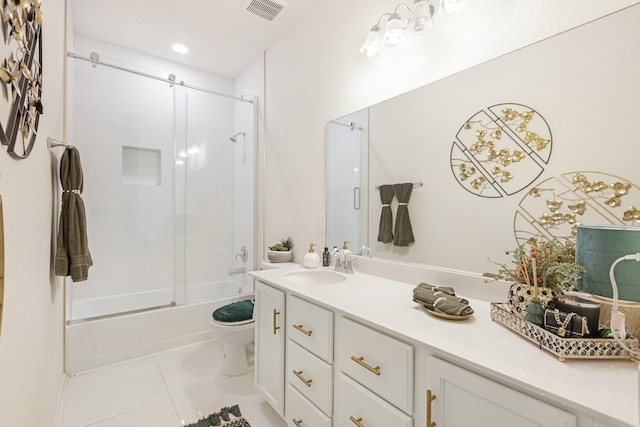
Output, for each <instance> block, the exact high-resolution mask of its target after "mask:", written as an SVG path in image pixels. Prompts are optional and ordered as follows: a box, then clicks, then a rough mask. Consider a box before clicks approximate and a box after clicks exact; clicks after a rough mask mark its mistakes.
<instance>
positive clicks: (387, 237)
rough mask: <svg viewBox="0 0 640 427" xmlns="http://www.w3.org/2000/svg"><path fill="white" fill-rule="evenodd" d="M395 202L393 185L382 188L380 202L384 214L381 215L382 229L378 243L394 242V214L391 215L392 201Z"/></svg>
mask: <svg viewBox="0 0 640 427" xmlns="http://www.w3.org/2000/svg"><path fill="white" fill-rule="evenodd" d="M392 200H393V185H381V186H380V201H381V202H382V212H381V213H380V228H379V229H378V242H382V243H391V242H393V231H392V230H393V214H392V213H391V201H392Z"/></svg>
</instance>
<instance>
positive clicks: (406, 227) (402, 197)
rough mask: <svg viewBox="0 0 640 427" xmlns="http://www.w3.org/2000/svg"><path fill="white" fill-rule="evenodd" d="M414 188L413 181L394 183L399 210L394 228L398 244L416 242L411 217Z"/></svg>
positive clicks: (407, 244) (394, 241) (394, 238)
mask: <svg viewBox="0 0 640 427" xmlns="http://www.w3.org/2000/svg"><path fill="white" fill-rule="evenodd" d="M411 190H413V183H411V182H407V183H405V184H393V191H394V192H395V193H396V198H397V199H398V212H396V228H395V230H394V233H393V234H394V237H393V244H394V245H396V246H409V244H411V243H413V242H415V239H414V238H413V229H412V228H411V220H410V219H409V208H408V207H407V204H408V203H409V198H410V197H411Z"/></svg>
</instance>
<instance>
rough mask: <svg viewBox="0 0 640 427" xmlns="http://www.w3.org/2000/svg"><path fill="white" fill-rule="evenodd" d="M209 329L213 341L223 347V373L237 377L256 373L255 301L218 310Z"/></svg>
mask: <svg viewBox="0 0 640 427" xmlns="http://www.w3.org/2000/svg"><path fill="white" fill-rule="evenodd" d="M209 325H210V327H211V333H212V334H213V337H214V338H215V339H216V340H218V341H219V342H221V343H222V345H223V346H224V355H223V358H222V365H221V368H220V372H221V373H222V374H224V375H228V376H238V375H244V374H246V373H248V372H250V371H251V370H253V355H252V353H253V341H254V330H255V321H254V319H253V300H252V299H246V300H242V301H236V302H233V303H231V304H227V305H225V306H223V307H220V308H218V309H217V310H215V311H214V312H213V313H212V315H211V319H210V320H209Z"/></svg>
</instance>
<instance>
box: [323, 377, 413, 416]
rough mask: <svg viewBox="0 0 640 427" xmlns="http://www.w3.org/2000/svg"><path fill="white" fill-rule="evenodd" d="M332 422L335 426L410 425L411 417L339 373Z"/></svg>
mask: <svg viewBox="0 0 640 427" xmlns="http://www.w3.org/2000/svg"><path fill="white" fill-rule="evenodd" d="M354 420H355V421H354ZM356 422H357V423H359V424H356ZM333 424H334V426H336V427H354V426H356V425H362V426H364V427H390V426H393V427H411V426H412V425H413V418H411V417H410V416H408V415H407V414H405V413H404V412H402V411H399V410H398V409H397V408H395V407H393V406H392V405H390V404H389V403H387V402H385V401H384V400H382V399H380V398H379V397H378V396H376V395H375V394H373V393H372V392H370V391H369V390H367V389H366V388H364V387H362V386H361V385H360V384H358V383H357V382H355V381H353V380H352V379H351V378H349V377H347V376H346V375H345V374H343V373H341V374H340V376H339V379H338V384H337V389H336V413H335V416H334V417H333Z"/></svg>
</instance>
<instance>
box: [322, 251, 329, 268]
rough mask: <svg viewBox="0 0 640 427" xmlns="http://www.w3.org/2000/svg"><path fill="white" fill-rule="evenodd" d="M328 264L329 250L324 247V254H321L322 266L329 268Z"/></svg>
mask: <svg viewBox="0 0 640 427" xmlns="http://www.w3.org/2000/svg"><path fill="white" fill-rule="evenodd" d="M329 264H330V262H329V248H328V247H326V246H325V247H324V252H322V266H323V267H329Z"/></svg>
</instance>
